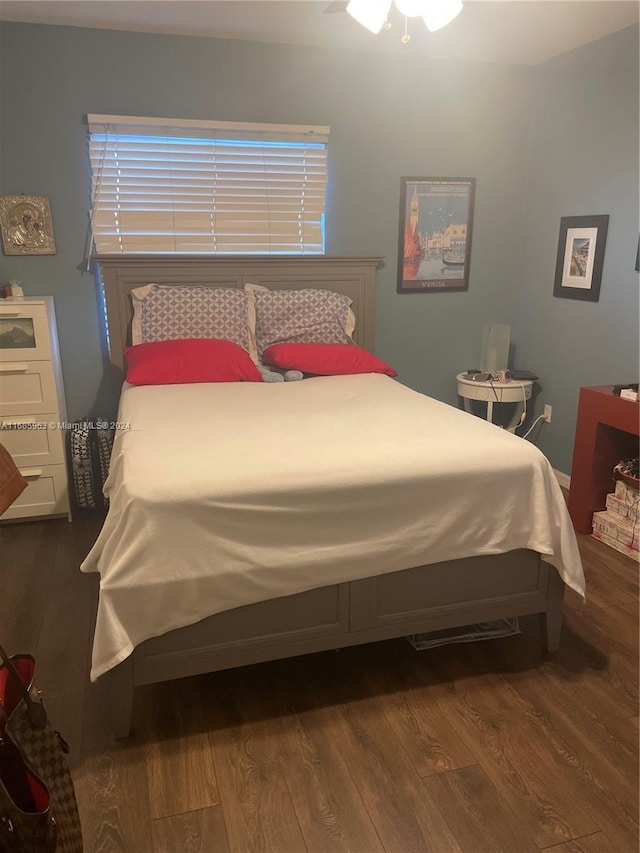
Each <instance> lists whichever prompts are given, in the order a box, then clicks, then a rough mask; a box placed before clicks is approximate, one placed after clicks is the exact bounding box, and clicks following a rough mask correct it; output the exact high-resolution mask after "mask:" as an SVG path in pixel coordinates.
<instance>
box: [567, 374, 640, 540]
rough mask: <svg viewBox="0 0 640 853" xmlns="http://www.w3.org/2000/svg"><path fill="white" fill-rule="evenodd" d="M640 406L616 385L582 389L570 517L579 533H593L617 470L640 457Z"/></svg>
mask: <svg viewBox="0 0 640 853" xmlns="http://www.w3.org/2000/svg"><path fill="white" fill-rule="evenodd" d="M639 434H640V404H639V403H637V402H633V401H632V400H623V399H621V398H620V397H618V396H617V395H615V394H614V393H613V385H596V386H593V387H591V388H581V389H580V400H579V402H578V421H577V423H576V437H575V444H574V447H573V462H572V465H571V488H570V490H569V514H570V515H571V520H572V521H573V526H574V527H575V529H576V530H577V531H578V532H579V533H591V530H592V519H593V513H594V512H597V511H599V510H603V509H606V496H607V495H608V494H609V492H612V491H613V489H614V477H613V468H614V466H615V465H616V464H617V463H618V462H619V461H620V460H621V459H630V458H633V457H635V456H638V435H639Z"/></svg>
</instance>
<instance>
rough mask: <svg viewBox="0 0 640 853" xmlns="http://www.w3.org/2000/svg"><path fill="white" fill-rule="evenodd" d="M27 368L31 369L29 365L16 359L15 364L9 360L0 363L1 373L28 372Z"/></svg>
mask: <svg viewBox="0 0 640 853" xmlns="http://www.w3.org/2000/svg"><path fill="white" fill-rule="evenodd" d="M27 370H29V365H28V364H24V363H23V362H18V361H16V362H15V364H13V363H12V362H10V361H9V362H6V363H5V364H0V373H26V372H27Z"/></svg>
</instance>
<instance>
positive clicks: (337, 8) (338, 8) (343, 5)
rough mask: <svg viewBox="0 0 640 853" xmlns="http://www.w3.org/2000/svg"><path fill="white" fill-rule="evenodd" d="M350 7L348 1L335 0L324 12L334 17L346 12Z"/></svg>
mask: <svg viewBox="0 0 640 853" xmlns="http://www.w3.org/2000/svg"><path fill="white" fill-rule="evenodd" d="M348 5H349V2H348V0H333V3H329V5H328V6H327V8H326V9H325V10H324V14H325V15H334V14H335V13H336V12H346V11H347V6H348Z"/></svg>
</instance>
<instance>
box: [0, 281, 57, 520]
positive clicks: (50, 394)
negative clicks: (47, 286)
mask: <svg viewBox="0 0 640 853" xmlns="http://www.w3.org/2000/svg"><path fill="white" fill-rule="evenodd" d="M66 422H67V410H66V406H65V400H64V389H63V385H62V373H61V370H60V354H59V351H58V336H57V331H56V318H55V311H54V307H53V297H51V296H41V297H32V298H27V297H25V298H24V299H13V298H12V299H2V300H0V443H1V444H3V445H4V446H5V447H6V448H7V450H8V451H9V453H10V454H11V456H12V457H13V460H14V462H15V463H16V465H17V466H18V468H19V469H20V473H21V474H22V476H23V477H24V478H25V479H26V480H27V481H28V483H29V485H28V486H27V488H26V489H25V490H24V492H23V493H22V494H21V495H20V497H19V498H18V500H17V501H16V502H15V503H14V504H13V505H12V506H11V507H10V508H9V509H8V510H7V511H6V512H5V513H4V514H3V515H2V516H0V521H7V520H11V519H19V518H20V519H22V518H37V517H40V516H59V515H66V516H68V518H69V520H71V516H70V510H69V487H68V476H67V464H66V458H65V429H64V425H65V423H66Z"/></svg>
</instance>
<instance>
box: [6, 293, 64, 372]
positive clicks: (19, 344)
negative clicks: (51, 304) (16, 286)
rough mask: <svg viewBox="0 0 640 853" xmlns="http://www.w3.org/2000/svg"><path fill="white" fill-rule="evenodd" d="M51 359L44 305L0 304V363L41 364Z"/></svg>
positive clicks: (15, 302)
mask: <svg viewBox="0 0 640 853" xmlns="http://www.w3.org/2000/svg"><path fill="white" fill-rule="evenodd" d="M51 357H52V352H51V338H50V335H49V324H48V320H47V308H46V306H45V305H33V304H29V303H21V302H19V301H17V300H16V301H13V302H12V303H10V304H5V305H2V304H0V361H3V362H5V361H44V360H47V359H50V358H51Z"/></svg>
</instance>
